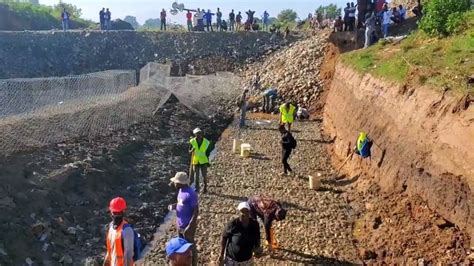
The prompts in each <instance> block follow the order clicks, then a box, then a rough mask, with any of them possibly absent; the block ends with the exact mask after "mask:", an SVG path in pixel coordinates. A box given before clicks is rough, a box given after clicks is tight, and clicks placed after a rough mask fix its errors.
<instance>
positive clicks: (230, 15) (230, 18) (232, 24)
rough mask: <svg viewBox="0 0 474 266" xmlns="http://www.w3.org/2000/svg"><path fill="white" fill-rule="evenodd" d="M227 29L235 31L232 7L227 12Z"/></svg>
mask: <svg viewBox="0 0 474 266" xmlns="http://www.w3.org/2000/svg"><path fill="white" fill-rule="evenodd" d="M229 31H235V13H234V10H233V9H232V11H231V12H230V13H229Z"/></svg>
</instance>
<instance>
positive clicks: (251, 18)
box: [245, 9, 255, 25]
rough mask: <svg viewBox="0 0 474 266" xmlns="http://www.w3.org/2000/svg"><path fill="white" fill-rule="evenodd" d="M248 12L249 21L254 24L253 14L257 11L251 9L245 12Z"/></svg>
mask: <svg viewBox="0 0 474 266" xmlns="http://www.w3.org/2000/svg"><path fill="white" fill-rule="evenodd" d="M245 14H247V23H248V24H250V25H252V24H253V16H254V14H255V11H252V10H250V9H249V11H247V12H245Z"/></svg>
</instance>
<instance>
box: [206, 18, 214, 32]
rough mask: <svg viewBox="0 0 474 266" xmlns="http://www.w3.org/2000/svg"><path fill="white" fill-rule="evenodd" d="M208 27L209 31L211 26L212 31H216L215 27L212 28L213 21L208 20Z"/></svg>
mask: <svg viewBox="0 0 474 266" xmlns="http://www.w3.org/2000/svg"><path fill="white" fill-rule="evenodd" d="M206 28H207V31H209V28H211V31H214V29H213V28H212V21H210V20H207V21H206Z"/></svg>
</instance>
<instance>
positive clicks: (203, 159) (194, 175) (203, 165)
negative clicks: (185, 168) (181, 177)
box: [189, 128, 213, 193]
mask: <svg viewBox="0 0 474 266" xmlns="http://www.w3.org/2000/svg"><path fill="white" fill-rule="evenodd" d="M193 134H194V138H192V139H191V140H190V142H189V143H190V147H189V152H190V153H191V157H192V158H191V164H192V167H191V173H190V176H191V184H192V183H194V184H195V186H196V191H197V192H198V193H199V192H200V182H199V181H200V180H199V176H201V177H202V181H203V184H204V189H203V193H207V167H208V166H209V155H210V154H211V151H212V150H213V146H211V145H213V144H212V143H211V142H210V141H209V140H207V139H206V138H204V134H203V132H202V130H201V129H200V128H195V129H194V130H193Z"/></svg>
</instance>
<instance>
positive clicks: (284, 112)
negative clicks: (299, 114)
mask: <svg viewBox="0 0 474 266" xmlns="http://www.w3.org/2000/svg"><path fill="white" fill-rule="evenodd" d="M295 111H296V107H295V106H294V105H293V104H291V103H289V102H287V103H284V104H282V105H280V125H283V128H284V127H285V124H288V132H291V124H293V121H294V120H295V115H296V114H295Z"/></svg>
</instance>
